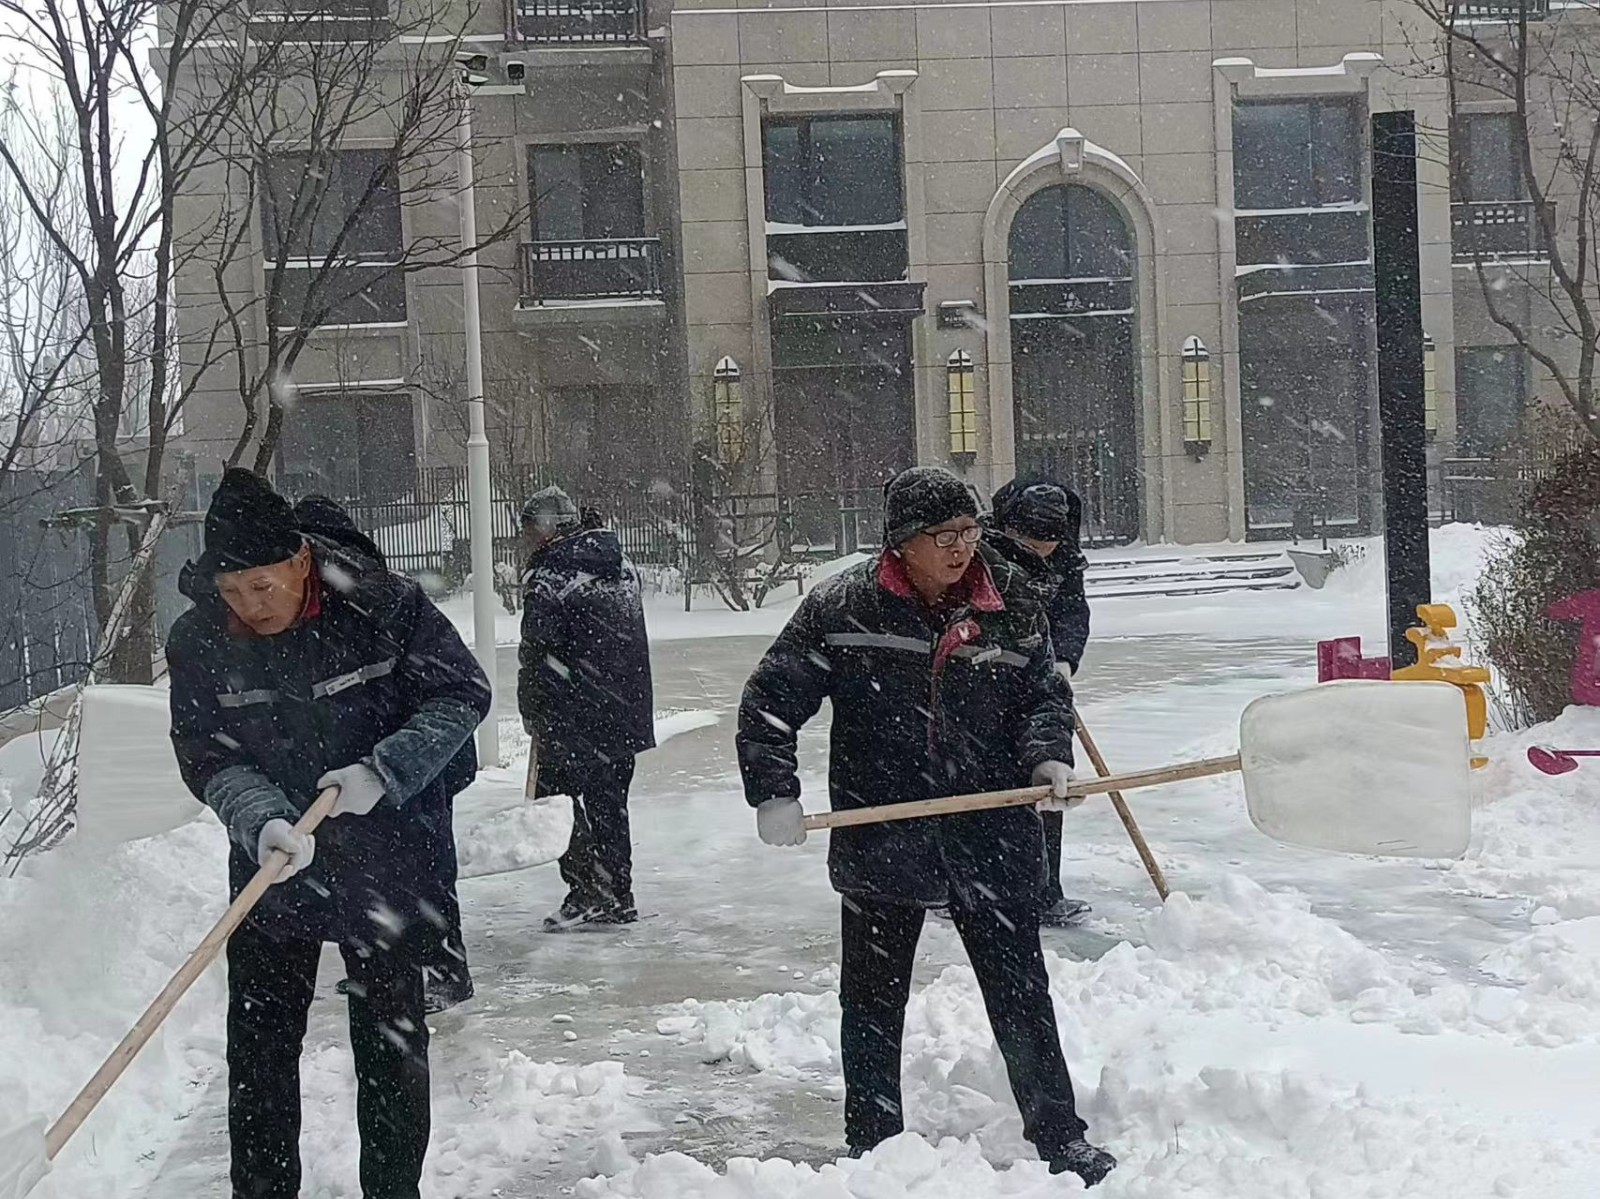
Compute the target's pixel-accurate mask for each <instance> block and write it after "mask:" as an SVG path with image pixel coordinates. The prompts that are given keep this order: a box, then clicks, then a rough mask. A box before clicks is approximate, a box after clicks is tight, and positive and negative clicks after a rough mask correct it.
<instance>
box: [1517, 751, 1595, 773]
mask: <svg viewBox="0 0 1600 1199" xmlns="http://www.w3.org/2000/svg"><path fill="white" fill-rule="evenodd" d="M1579 758H1600V749H1552V748H1551V747H1550V746H1548V745H1530V746H1529V747H1528V761H1529V762H1530V763H1531V764H1532V766H1533V768H1534V769H1535V770H1539V771H1543V772H1544V773H1545V774H1570V773H1572V772H1573V771H1574V770H1576V769H1577V768H1578V759H1579Z"/></svg>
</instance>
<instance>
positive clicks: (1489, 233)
mask: <svg viewBox="0 0 1600 1199" xmlns="http://www.w3.org/2000/svg"><path fill="white" fill-rule="evenodd" d="M1546 207H1547V211H1548V210H1549V207H1550V206H1548V205H1547V206H1546ZM1450 241H1451V244H1452V247H1453V256H1454V258H1455V261H1456V262H1476V261H1477V260H1478V259H1479V258H1522V259H1529V258H1533V259H1544V258H1548V257H1549V256H1550V252H1549V249H1548V247H1547V246H1546V245H1545V240H1544V230H1543V228H1542V227H1541V224H1540V221H1539V216H1538V212H1537V210H1536V208H1535V206H1534V203H1533V201H1532V200H1463V201H1459V202H1457V203H1455V204H1452V205H1451V206H1450Z"/></svg>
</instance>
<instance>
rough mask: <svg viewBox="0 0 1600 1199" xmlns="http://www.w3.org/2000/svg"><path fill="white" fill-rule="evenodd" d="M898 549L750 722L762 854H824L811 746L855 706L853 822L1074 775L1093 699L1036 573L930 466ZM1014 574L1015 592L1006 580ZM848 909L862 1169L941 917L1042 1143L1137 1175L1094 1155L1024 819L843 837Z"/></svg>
mask: <svg viewBox="0 0 1600 1199" xmlns="http://www.w3.org/2000/svg"><path fill="white" fill-rule="evenodd" d="M884 498H885V516H884V525H885V534H884V541H885V548H884V549H883V551H882V552H881V553H880V554H879V555H878V556H877V557H876V558H874V559H872V560H871V561H868V562H864V563H860V564H858V565H855V566H852V567H849V568H848V569H846V570H844V571H842V572H841V573H839V574H838V575H835V576H834V577H833V578H831V579H829V580H827V581H826V582H824V583H822V584H821V585H819V586H818V587H817V588H816V590H814V591H813V592H812V593H811V594H810V595H808V596H806V597H805V599H804V600H802V601H801V603H800V606H799V608H798V609H797V610H796V612H795V614H794V616H793V617H792V618H791V619H790V621H789V623H788V625H787V626H785V628H784V630H783V632H782V633H781V634H779V636H778V639H777V640H776V641H775V642H774V643H773V645H772V648H771V649H770V650H769V651H768V652H767V655H766V657H765V658H763V659H762V661H761V663H760V665H758V666H757V667H756V670H755V673H754V674H753V675H752V676H751V677H750V681H749V683H748V684H747V685H746V687H745V692H744V697H743V700H742V702H741V704H740V707H739V732H738V739H737V740H738V751H739V767H740V770H741V772H742V774H743V777H744V788H745V796H746V798H747V799H748V800H749V802H750V804H751V806H753V807H754V808H755V809H756V826H757V830H758V831H759V833H760V835H761V839H762V840H763V841H766V842H767V843H768V844H771V845H798V844H800V843H801V842H803V841H804V840H805V837H806V830H805V813H804V810H803V809H802V807H801V804H800V781H799V778H798V775H797V773H796V772H797V767H798V763H797V758H796V739H797V733H798V730H799V729H800V727H801V726H802V725H804V724H805V723H806V721H808V720H810V719H811V718H812V717H813V716H815V715H816V713H817V710H818V708H819V707H820V706H821V704H822V701H823V700H824V699H831V700H832V702H833V724H832V729H831V731H830V749H829V760H828V789H829V797H830V800H831V803H832V806H833V808H834V810H836V811H837V810H842V809H849V808H861V807H870V806H875V805H880V804H894V803H903V802H908V801H914V800H924V799H933V798H938V797H942V796H947V795H961V794H966V793H969V792H977V791H993V790H999V789H1005V788H1012V787H1021V786H1026V785H1027V784H1028V783H1029V782H1030V780H1031V781H1032V782H1034V783H1038V784H1048V785H1050V786H1051V787H1052V788H1053V789H1054V790H1055V792H1056V793H1057V795H1064V792H1065V790H1066V788H1067V786H1068V785H1069V783H1070V782H1071V779H1072V768H1071V765H1070V763H1071V761H1072V690H1071V687H1070V686H1069V684H1068V683H1067V681H1066V680H1065V679H1064V678H1063V677H1061V676H1060V675H1059V674H1057V673H1056V672H1055V670H1054V658H1053V656H1052V653H1051V649H1050V640H1049V636H1048V634H1047V632H1046V629H1045V625H1044V616H1043V614H1042V612H1041V611H1040V610H1039V608H1038V606H1037V605H1036V604H1032V603H1019V604H1017V605H1016V606H1014V607H1008V606H1007V605H1006V604H1005V602H1004V601H1003V600H1002V598H1001V596H1002V594H1003V593H1006V592H1011V593H1014V594H1017V593H1020V592H1021V591H1022V590H1023V589H1022V587H1021V586H1020V584H1019V581H1018V579H1017V578H1016V568H1015V567H1012V566H1009V565H1007V564H1006V563H1005V562H1003V561H998V560H997V561H995V562H993V563H988V562H986V561H985V560H984V559H983V558H982V557H979V556H978V555H977V548H978V541H979V539H980V538H981V536H982V532H983V530H982V528H981V526H980V525H979V523H978V519H977V517H978V506H977V502H976V500H975V498H974V497H973V495H972V493H971V491H969V490H968V488H967V486H966V484H964V483H963V482H962V481H961V480H960V479H958V478H956V476H955V475H953V474H951V473H950V472H948V471H945V470H942V469H939V468H937V467H916V468H914V469H912V470H908V471H906V472H905V473H903V474H901V475H899V476H898V477H896V478H895V479H893V480H891V481H890V483H889V485H888V487H887V488H886V489H885V493H884ZM996 576H999V577H998V579H997V577H996ZM830 837H831V841H830V844H829V846H828V869H829V874H830V877H831V879H832V882H833V886H834V889H835V890H837V891H838V892H840V894H841V895H842V897H843V904H842V906H843V915H842V934H843V936H842V940H843V957H842V963H841V970H840V983H839V1000H840V1005H841V1006H842V1008H843V1023H842V1028H841V1032H840V1043H841V1051H842V1055H843V1059H844V1077H845V1116H844V1120H845V1139H846V1141H847V1142H848V1144H849V1148H850V1152H851V1153H852V1155H856V1156H859V1155H860V1154H862V1153H865V1152H866V1151H868V1150H870V1149H871V1148H873V1147H874V1146H875V1145H877V1144H879V1143H880V1142H882V1141H884V1140H886V1139H887V1138H889V1137H892V1136H895V1135H896V1134H898V1133H900V1132H901V1131H902V1130H903V1128H904V1117H903V1113H902V1110H901V1094H900V1041H901V1035H902V1032H903V1029H904V1024H905V1008H906V1003H907V1001H908V999H909V997H910V993H911V971H912V965H913V962H914V959H915V956H916V948H917V941H918V938H919V937H920V936H921V932H922V925H923V920H924V917H925V915H926V914H927V911H928V909H930V908H934V907H937V906H940V905H945V904H948V905H949V908H950V915H951V919H952V920H953V921H954V923H955V927H956V931H957V932H958V933H959V934H960V935H961V940H962V943H963V944H964V945H965V946H966V950H967V956H968V957H969V958H970V959H971V961H972V967H973V970H974V971H975V972H976V974H977V976H978V985H979V987H980V989H981V990H982V992H983V998H984V1005H985V1007H986V1008H987V1009H988V1012H989V1022H990V1025H991V1027H992V1028H993V1030H994V1035H995V1039H996V1040H997V1041H998V1042H999V1045H1000V1052H1001V1054H1002V1056H1003V1057H1004V1058H1005V1062H1006V1071H1007V1073H1008V1075H1009V1077H1010V1080H1011V1088H1012V1093H1013V1094H1014V1095H1015V1096H1016V1099H1017V1106H1018V1108H1019V1109H1020V1110H1021V1113H1022V1125H1023V1132H1024V1134H1025V1135H1026V1136H1027V1137H1028V1139H1029V1140H1030V1141H1032V1142H1033V1144H1034V1146H1035V1147H1036V1148H1037V1149H1038V1151H1039V1156H1040V1157H1042V1158H1044V1159H1045V1160H1046V1161H1048V1162H1049V1163H1050V1169H1051V1171H1052V1172H1053V1173H1064V1172H1066V1171H1071V1172H1072V1173H1074V1174H1077V1175H1078V1176H1079V1177H1081V1178H1082V1179H1083V1180H1084V1182H1085V1183H1087V1184H1089V1185H1093V1184H1095V1183H1097V1182H1099V1181H1100V1180H1101V1179H1102V1178H1104V1177H1105V1176H1106V1175H1107V1174H1108V1173H1110V1171H1111V1170H1112V1168H1113V1167H1114V1166H1115V1165H1116V1159H1115V1158H1113V1157H1112V1156H1111V1154H1109V1153H1107V1152H1106V1151H1105V1150H1103V1149H1100V1148H1097V1147H1096V1146H1094V1145H1091V1144H1090V1143H1089V1142H1088V1141H1087V1140H1086V1139H1085V1132H1086V1128H1085V1125H1084V1122H1083V1121H1082V1120H1081V1119H1080V1118H1079V1116H1078V1114H1077V1110H1076V1103H1075V1100H1074V1097H1073V1092H1072V1082H1071V1080H1070V1078H1069V1077H1068V1074H1067V1064H1066V1061H1065V1059H1064V1057H1063V1056H1062V1052H1061V1042H1060V1037H1059V1035H1058V1033H1057V1029H1056V1021H1055V1013H1054V1011H1053V1009H1052V1008H1051V1001H1050V985H1049V979H1048V977H1047V976H1046V974H1045V965H1044V954H1043V950H1042V949H1041V948H1040V944H1039V913H1040V908H1041V904H1042V899H1043V893H1044V837H1043V833H1042V831H1041V828H1040V824H1039V816H1038V813H1037V812H1036V811H1035V810H1034V809H1033V808H1029V807H1022V808H1017V807H1012V808H1004V809H991V810H988V811H978V812H969V813H963V814H960V815H950V816H941V817H934V818H927V819H920V820H905V821H897V822H892V823H882V824H868V825H862V826H859V827H854V828H845V829H837V830H834V831H833V832H832V833H831V834H830Z"/></svg>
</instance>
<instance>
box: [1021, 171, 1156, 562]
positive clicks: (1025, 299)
mask: <svg viewBox="0 0 1600 1199" xmlns="http://www.w3.org/2000/svg"><path fill="white" fill-rule="evenodd" d="M1134 260H1135V254H1134V249H1133V239H1132V237H1131V235H1130V233H1129V230H1128V224H1127V221H1126V220H1125V219H1124V218H1123V215H1122V212H1121V211H1120V210H1119V209H1118V208H1117V206H1116V205H1115V204H1114V203H1113V202H1112V201H1111V200H1110V199H1108V198H1107V197H1106V196H1105V195H1103V194H1102V193H1100V192H1099V191H1096V190H1095V189H1094V188H1091V187H1085V186H1083V185H1081V184H1072V183H1068V184H1057V185H1054V186H1050V187H1046V188H1043V189H1042V190H1040V191H1036V192H1034V193H1033V194H1032V195H1031V196H1029V197H1028V199H1027V200H1026V201H1024V202H1023V204H1022V207H1021V208H1020V209H1019V210H1018V211H1017V215H1016V218H1015V219H1014V220H1013V221H1012V223H1011V232H1010V235H1009V240H1008V254H1007V261H1008V279H1009V292H1010V297H1009V298H1010V307H1011V360H1012V372H1013V375H1012V379H1013V382H1012V404H1013V411H1014V421H1015V428H1016V460H1017V473H1018V474H1019V475H1033V474H1043V475H1049V476H1051V477H1053V478H1057V479H1061V480H1062V481H1064V482H1067V483H1070V484H1071V485H1072V486H1073V487H1074V488H1076V489H1077V490H1078V491H1079V493H1080V494H1081V495H1082V496H1083V516H1084V524H1083V536H1084V540H1085V541H1091V542H1101V543H1115V542H1126V541H1132V540H1134V539H1135V538H1137V537H1138V536H1139V534H1140V510H1139V432H1138V426H1139V400H1138V395H1137V381H1136V373H1135V369H1134V328H1135V327H1134V278H1133V274H1134Z"/></svg>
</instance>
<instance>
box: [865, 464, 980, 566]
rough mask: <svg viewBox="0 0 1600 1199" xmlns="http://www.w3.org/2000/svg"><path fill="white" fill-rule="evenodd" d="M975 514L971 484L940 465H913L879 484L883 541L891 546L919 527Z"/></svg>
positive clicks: (909, 535)
mask: <svg viewBox="0 0 1600 1199" xmlns="http://www.w3.org/2000/svg"><path fill="white" fill-rule="evenodd" d="M977 515H978V500H977V497H976V496H974V495H973V494H972V488H970V487H968V486H967V485H966V484H965V483H963V482H962V481H961V480H960V479H958V478H957V477H956V476H955V475H953V474H951V473H950V472H949V471H947V470H945V469H944V468H943V467H941V466H913V467H912V468H911V469H910V470H907V471H902V472H901V473H900V474H898V475H896V476H895V477H894V478H892V479H890V480H889V482H888V483H887V484H885V486H884V488H883V543H884V544H885V545H887V546H889V547H890V548H891V549H892V548H893V547H895V546H897V545H900V544H901V543H902V542H905V541H909V540H910V539H911V538H912V537H915V536H916V535H917V534H918V533H920V532H922V530H923V529H930V528H932V527H933V526H934V525H942V524H944V523H945V521H947V520H954V519H955V518H956V517H958V516H977Z"/></svg>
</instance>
